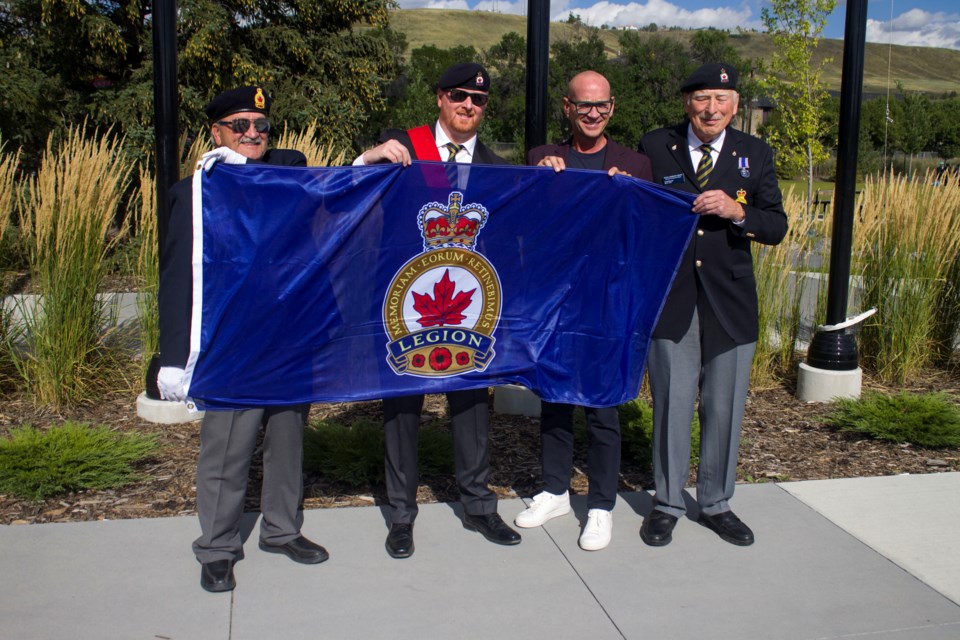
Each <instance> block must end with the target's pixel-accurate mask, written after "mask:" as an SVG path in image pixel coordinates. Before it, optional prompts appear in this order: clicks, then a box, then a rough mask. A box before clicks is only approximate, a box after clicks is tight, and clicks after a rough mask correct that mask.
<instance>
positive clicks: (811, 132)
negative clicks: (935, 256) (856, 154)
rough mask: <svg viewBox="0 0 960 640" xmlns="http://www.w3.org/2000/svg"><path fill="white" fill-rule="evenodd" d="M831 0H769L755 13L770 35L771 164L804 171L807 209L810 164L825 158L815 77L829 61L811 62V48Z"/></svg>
mask: <svg viewBox="0 0 960 640" xmlns="http://www.w3.org/2000/svg"><path fill="white" fill-rule="evenodd" d="M835 6H836V0H772V1H771V3H770V6H769V7H765V8H764V9H763V10H762V11H761V17H762V19H763V23H764V26H766V28H767V31H768V32H769V33H770V35H771V37H772V38H773V44H774V49H773V55H772V57H771V60H770V67H769V73H768V74H767V76H766V79H765V83H764V84H765V86H766V88H767V90H768V91H769V92H770V97H771V98H772V99H773V101H774V104H775V105H776V109H777V110H778V112H779V114H778V115H779V118H778V120H777V123H778V124H777V126H774V127H771V129H770V144H771V146H773V147H774V148H775V149H776V151H777V164H778V165H779V166H780V169H781V170H785V171H787V172H789V173H791V174H792V173H799V172H801V171H805V172H806V177H807V207H808V208H809V207H810V206H811V204H810V203H811V202H812V201H813V168H814V166H816V165H817V164H818V163H820V162H822V161H823V160H825V159H826V158H827V155H828V154H827V150H826V149H825V148H824V146H823V142H822V135H823V131H824V126H825V123H824V120H823V118H822V114H821V108H822V105H823V101H824V100H825V99H826V97H827V90H826V87H825V85H824V84H823V82H821V80H820V75H821V72H822V70H823V67H824V65H825V64H826V63H827V62H829V60H828V59H827V60H822V61H820V62H817V63H815V62H814V60H813V52H814V50H815V49H816V47H817V44H818V42H819V40H820V34H821V33H823V28H824V26H825V25H826V22H827V16H828V15H830V13H831V12H832V11H833V9H834V7H835Z"/></svg>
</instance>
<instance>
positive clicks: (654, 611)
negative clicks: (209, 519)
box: [0, 473, 960, 640]
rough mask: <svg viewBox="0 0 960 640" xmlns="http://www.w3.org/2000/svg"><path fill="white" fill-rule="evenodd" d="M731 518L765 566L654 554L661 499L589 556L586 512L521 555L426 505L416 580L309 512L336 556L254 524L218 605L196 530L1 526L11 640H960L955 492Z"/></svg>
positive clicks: (916, 491) (358, 519)
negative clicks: (650, 521)
mask: <svg viewBox="0 0 960 640" xmlns="http://www.w3.org/2000/svg"><path fill="white" fill-rule="evenodd" d="M734 505H735V507H736V510H737V513H738V514H740V515H741V516H742V517H743V519H744V520H745V521H746V522H748V523H749V524H750V525H751V527H752V528H753V529H754V531H755V532H756V535H757V542H756V544H755V545H753V546H752V547H745V548H741V547H735V546H733V545H730V544H727V543H725V542H723V541H721V540H720V539H719V538H718V537H717V536H716V535H714V534H713V533H712V532H710V531H709V530H707V529H705V528H703V527H701V526H699V525H698V524H696V523H695V522H693V521H691V520H683V521H681V522H680V523H679V524H678V525H677V529H676V530H675V533H674V540H673V543H672V544H670V545H668V546H666V547H662V548H652V547H648V546H646V545H644V544H643V542H642V541H641V540H640V537H639V535H638V530H639V527H640V523H641V522H642V516H643V515H646V514H647V513H649V510H650V508H651V506H652V505H651V500H650V497H649V495H648V494H646V493H627V494H622V495H621V500H619V501H618V503H617V507H616V510H615V512H614V536H613V542H612V544H611V545H610V547H608V548H607V549H606V550H604V551H600V552H594V553H588V552H585V551H582V550H580V549H579V548H578V547H577V536H578V535H579V529H580V523H581V522H583V521H584V520H585V517H586V505H585V502H584V498H583V497H575V498H574V511H575V514H571V515H568V516H564V517H562V518H558V519H556V520H553V521H551V522H550V523H548V524H547V525H546V526H545V527H544V528H542V529H533V530H525V531H524V532H523V537H524V539H523V543H522V544H521V545H519V546H516V547H500V546H497V545H493V544H490V543H488V542H487V541H485V540H484V539H483V538H482V537H480V535H479V534H477V533H472V532H469V531H467V530H465V529H463V528H462V526H461V523H460V520H459V516H460V511H459V506H457V505H450V504H434V505H424V506H423V507H422V508H421V511H420V517H419V518H418V520H417V526H416V530H415V533H416V544H417V552H416V554H414V556H413V557H412V558H410V559H408V560H393V559H391V558H390V557H388V556H387V554H386V552H385V551H384V549H383V541H384V537H385V535H386V531H387V528H386V524H385V519H384V515H383V512H382V511H381V509H380V508H378V507H358V508H344V509H325V510H314V511H309V512H307V514H306V522H305V524H304V532H305V533H306V534H307V535H308V536H309V537H311V538H312V539H315V540H317V541H318V542H320V543H322V544H324V545H325V546H326V547H327V548H328V549H329V550H330V553H331V559H330V560H329V561H328V562H326V563H324V564H321V565H314V566H304V565H298V564H295V563H293V562H290V561H289V560H287V559H286V558H284V557H282V556H277V555H273V554H265V553H262V552H260V551H259V550H258V549H257V545H256V536H257V533H256V530H255V529H254V522H255V517H254V516H253V515H252V514H251V515H250V517H249V518H248V519H247V520H246V521H245V525H246V527H245V530H246V531H247V532H248V533H249V532H251V531H252V533H251V534H250V537H249V539H248V540H247V543H246V549H247V552H248V555H247V558H246V559H245V560H244V561H242V562H240V563H239V564H238V565H237V568H236V576H237V581H238V586H237V589H236V591H234V592H233V593H224V594H209V593H206V592H205V591H203V590H202V589H201V588H200V585H199V574H200V571H199V565H198V564H197V563H196V562H195V561H194V559H193V557H192V555H191V553H190V542H191V541H192V540H193V538H194V537H196V535H197V533H198V531H199V529H198V525H197V522H196V518H195V517H181V518H163V519H147V520H120V521H111V522H91V523H73V524H44V525H29V526H16V527H10V526H6V527H2V526H0V638H4V639H9V640H27V639H33V638H38V639H44V640H59V639H61V638H62V639H70V640H85V639H88V638H89V639H96V640H107V639H111V638H117V639H122V640H137V639H144V640H157V639H170V640H219V639H230V640H247V639H251V640H253V639H256V640H264V639H267V640H270V639H274V638H276V639H283V640H288V639H289V640H294V639H298V638H310V639H311V640H314V639H328V638H344V639H354V638H357V639H364V640H367V639H378V638H385V639H386V638H390V639H400V640H405V639H411V640H413V639H416V640H431V639H434V638H436V639H444V640H447V639H473V638H477V639H481V638H482V639H488V638H497V639H515V638H516V639H524V640H538V639H544V640H547V639H549V640H556V639H561V640H562V639H567V638H570V639H571V640H573V639H576V640H580V639H586V638H589V639H591V640H594V639H595V640H605V639H611V640H622V639H625V638H626V639H630V640H634V639H638V640H639V639H657V640H687V639H691V640H692V639H697V640H700V639H710V640H723V639H725V638H736V639H738V640H753V639H756V640H773V639H775V640H780V639H794V638H795V639H798V640H800V639H802V640H813V639H828V638H856V639H866V640H934V639H942V640H948V639H949V640H957V639H958V638H960V545H958V543H960V473H944V474H934V475H918V476H892V477H880V478H863V479H852V480H824V481H814V482H795V483H783V484H759V485H742V486H739V487H738V488H737V495H736V497H735V498H734ZM522 509H523V504H522V502H521V501H520V500H509V501H504V502H501V504H500V513H501V514H502V515H503V516H504V518H505V519H507V520H512V518H513V517H514V516H515V515H516V514H517V513H519V512H520V511H521V510H522Z"/></svg>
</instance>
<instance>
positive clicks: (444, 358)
mask: <svg viewBox="0 0 960 640" xmlns="http://www.w3.org/2000/svg"><path fill="white" fill-rule="evenodd" d="M452 362H453V356H451V355H450V349H447V348H446V347H437V348H436V349H434V350H433V351H431V352H430V368H431V369H433V370H434V371H446V370H447V369H449V368H450V364H451V363H452Z"/></svg>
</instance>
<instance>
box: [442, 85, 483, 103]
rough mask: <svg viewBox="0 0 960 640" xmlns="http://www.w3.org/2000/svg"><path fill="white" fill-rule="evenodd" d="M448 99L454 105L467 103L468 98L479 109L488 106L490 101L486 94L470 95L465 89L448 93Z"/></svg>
mask: <svg viewBox="0 0 960 640" xmlns="http://www.w3.org/2000/svg"><path fill="white" fill-rule="evenodd" d="M447 98H449V99H450V102H453V103H460V102H465V101H466V99H467V98H470V100H471V101H473V104H474V106H477V107H485V106H487V101H488V100H490V96H488V95H487V94H485V93H470V92H469V91H464V90H463V89H450V90H449V91H447Z"/></svg>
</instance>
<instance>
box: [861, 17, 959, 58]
mask: <svg viewBox="0 0 960 640" xmlns="http://www.w3.org/2000/svg"><path fill="white" fill-rule="evenodd" d="M867 41H868V42H878V43H882V44H901V45H908V46H917V47H943V48H946V49H960V14H956V13H954V14H947V13H943V12H937V13H930V12H927V11H923V10H922V9H911V10H910V11H907V12H906V13H903V14H900V15H899V16H897V17H895V18H894V19H893V20H867Z"/></svg>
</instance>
